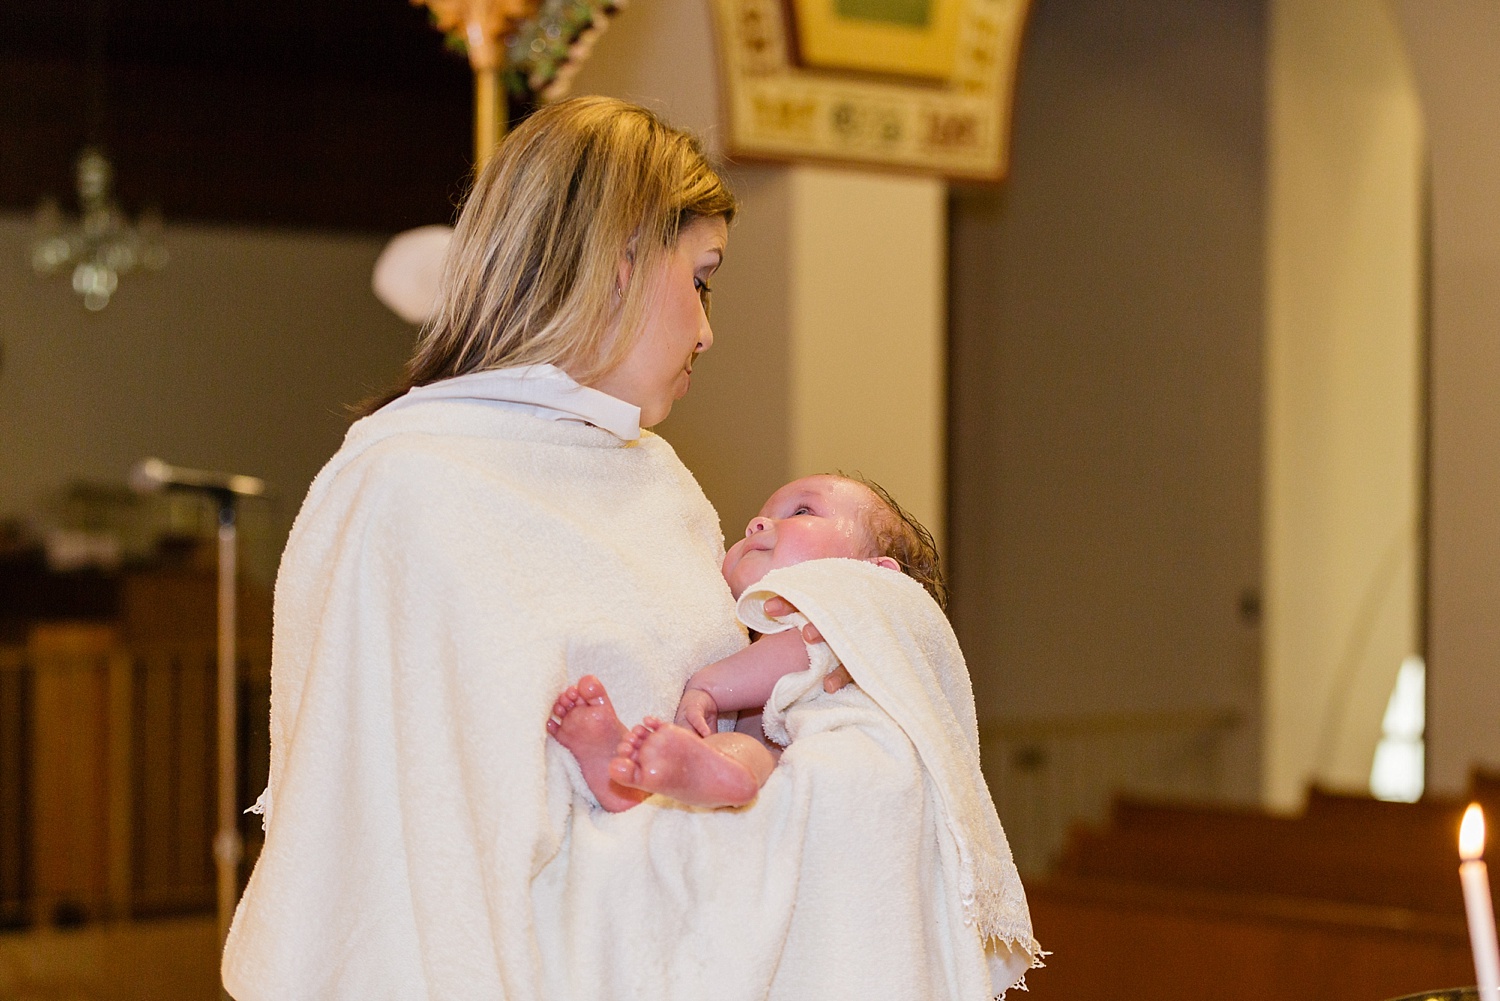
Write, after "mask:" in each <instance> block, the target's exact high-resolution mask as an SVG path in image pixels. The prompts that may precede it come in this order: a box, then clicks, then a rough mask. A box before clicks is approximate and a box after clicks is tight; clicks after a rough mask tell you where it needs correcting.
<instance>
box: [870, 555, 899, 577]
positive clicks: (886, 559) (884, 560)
mask: <svg viewBox="0 0 1500 1001" xmlns="http://www.w3.org/2000/svg"><path fill="white" fill-rule="evenodd" d="M865 562H866V563H873V564H875V565H876V566H877V567H885V568H886V569H887V570H894V571H896V572H897V573H900V572H901V564H899V563H897V562H896V559H895V557H892V556H871V557H870V558H869V559H868V560H865Z"/></svg>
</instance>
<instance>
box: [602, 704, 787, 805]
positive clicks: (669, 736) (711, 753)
mask: <svg viewBox="0 0 1500 1001" xmlns="http://www.w3.org/2000/svg"><path fill="white" fill-rule="evenodd" d="M609 777H610V778H611V779H613V780H614V782H615V784H616V785H621V786H627V787H629V788H631V789H641V790H644V791H646V792H655V793H661V794H662V795H663V796H670V797H671V798H673V799H675V800H677V801H678V802H680V803H687V804H688V805H690V806H743V805H745V804H746V803H748V802H750V801H751V800H753V799H754V798H755V795H756V793H757V792H759V791H760V783H759V782H757V781H756V779H755V776H754V774H752V773H751V771H750V769H748V768H746V767H745V766H744V765H743V764H741V763H740V762H738V761H736V760H734V759H733V758H730V757H727V756H726V755H723V754H720V753H719V752H718V751H716V750H714V749H713V747H712V746H711V745H710V744H708V743H707V742H706V741H705V740H704V738H702V737H699V736H698V735H697V734H696V733H694V732H693V731H691V730H689V729H687V728H686V727H681V726H678V725H676V724H675V723H666V722H663V721H662V720H659V719H657V718H656V717H654V716H647V717H646V719H645V721H644V722H643V723H642V724H641V725H640V726H636V727H632V728H631V729H630V731H629V732H627V733H626V734H625V736H624V739H622V740H621V741H620V744H619V746H618V747H616V748H615V757H614V760H613V761H611V762H610V763H609Z"/></svg>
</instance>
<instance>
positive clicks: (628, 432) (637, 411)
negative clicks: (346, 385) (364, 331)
mask: <svg viewBox="0 0 1500 1001" xmlns="http://www.w3.org/2000/svg"><path fill="white" fill-rule="evenodd" d="M429 400H486V401H491V402H495V403H514V404H522V405H524V406H526V407H528V408H531V407H535V408H537V409H538V410H541V411H550V413H544V414H542V416H548V417H553V418H554V419H556V418H563V419H568V418H573V419H577V420H583V421H587V422H588V423H590V424H592V425H594V426H595V427H599V428H603V429H604V430H605V431H608V432H609V433H610V434H612V435H614V436H615V437H616V438H620V439H623V440H624V441H635V440H636V439H638V438H639V437H640V436H641V408H640V407H637V406H635V405H633V404H630V403H626V402H625V401H624V400H621V399H617V398H615V397H613V396H610V395H609V394H608V393H603V392H600V391H599V390H597V389H590V388H589V387H588V386H581V385H579V384H578V383H577V382H576V381H574V379H573V377H572V376H570V375H568V373H566V372H564V371H563V370H562V369H560V368H558V367H557V366H556V365H518V366H516V367H514V368H492V369H486V370H485V371H483V372H470V373H468V374H467V375H459V376H454V377H453V378H451V379H442V380H439V381H438V382H433V383H429V384H427V385H425V386H416V387H414V388H412V389H410V390H408V391H407V393H406V394H405V395H404V396H401V397H399V398H397V399H395V400H393V401H391V402H390V403H388V404H386V406H385V407H384V408H382V409H386V410H390V409H393V408H397V407H403V406H406V405H408V404H411V403H423V402H426V401H429Z"/></svg>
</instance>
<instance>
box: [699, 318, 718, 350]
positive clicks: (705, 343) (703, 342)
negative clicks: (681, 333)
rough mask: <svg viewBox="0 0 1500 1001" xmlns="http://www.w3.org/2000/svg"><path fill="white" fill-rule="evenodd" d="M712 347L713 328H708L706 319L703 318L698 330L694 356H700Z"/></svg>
mask: <svg viewBox="0 0 1500 1001" xmlns="http://www.w3.org/2000/svg"><path fill="white" fill-rule="evenodd" d="M713 346H714V328H713V327H711V326H709V323H708V317H707V316H705V317H704V318H703V324H702V326H700V327H699V328H698V346H697V348H695V349H694V353H695V354H700V355H701V354H702V353H703V352H705V351H707V350H708V349H709V348H711V347H713Z"/></svg>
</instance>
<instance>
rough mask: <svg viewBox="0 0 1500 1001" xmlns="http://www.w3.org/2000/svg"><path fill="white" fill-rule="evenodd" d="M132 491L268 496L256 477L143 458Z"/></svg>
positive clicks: (132, 476)
mask: <svg viewBox="0 0 1500 1001" xmlns="http://www.w3.org/2000/svg"><path fill="white" fill-rule="evenodd" d="M128 479H129V482H130V488H131V489H132V490H134V491H135V492H136V493H140V494H150V493H156V492H158V491H161V490H202V491H204V492H205V493H211V494H218V495H220V496H223V495H226V494H233V495H235V496H238V497H264V496H265V495H266V481H265V480H262V479H260V478H258V477H255V476H240V475H237V474H234V473H213V472H209V471H207V470H204V469H184V468H182V467H181V466H169V465H167V464H166V463H165V462H162V461H161V460H160V459H142V460H141V461H140V462H137V463H136V464H135V465H134V466H133V467H131V470H130V476H129V478H128Z"/></svg>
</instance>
